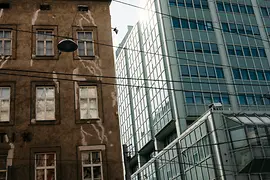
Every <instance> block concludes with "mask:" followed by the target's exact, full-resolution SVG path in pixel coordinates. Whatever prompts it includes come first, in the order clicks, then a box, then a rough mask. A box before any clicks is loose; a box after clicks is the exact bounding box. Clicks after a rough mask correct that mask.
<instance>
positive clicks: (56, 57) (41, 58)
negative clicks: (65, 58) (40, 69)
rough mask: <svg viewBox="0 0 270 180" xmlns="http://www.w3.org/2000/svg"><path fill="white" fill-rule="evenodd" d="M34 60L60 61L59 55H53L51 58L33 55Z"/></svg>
mask: <svg viewBox="0 0 270 180" xmlns="http://www.w3.org/2000/svg"><path fill="white" fill-rule="evenodd" d="M32 59H33V60H58V59H59V58H58V56H57V55H51V56H40V55H33V56H32Z"/></svg>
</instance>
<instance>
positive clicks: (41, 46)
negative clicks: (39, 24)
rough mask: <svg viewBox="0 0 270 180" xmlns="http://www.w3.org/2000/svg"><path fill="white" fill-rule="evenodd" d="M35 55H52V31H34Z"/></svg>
mask: <svg viewBox="0 0 270 180" xmlns="http://www.w3.org/2000/svg"><path fill="white" fill-rule="evenodd" d="M36 33H37V34H36V55H38V56H53V55H54V47H53V46H54V44H53V41H54V36H53V31H37V32H36Z"/></svg>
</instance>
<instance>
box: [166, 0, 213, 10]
mask: <svg viewBox="0 0 270 180" xmlns="http://www.w3.org/2000/svg"><path fill="white" fill-rule="evenodd" d="M169 5H170V6H178V7H188V8H200V9H209V7H208V2H207V0H169Z"/></svg>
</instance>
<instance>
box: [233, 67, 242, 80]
mask: <svg viewBox="0 0 270 180" xmlns="http://www.w3.org/2000/svg"><path fill="white" fill-rule="evenodd" d="M233 76H234V79H241V76H240V71H239V69H233Z"/></svg>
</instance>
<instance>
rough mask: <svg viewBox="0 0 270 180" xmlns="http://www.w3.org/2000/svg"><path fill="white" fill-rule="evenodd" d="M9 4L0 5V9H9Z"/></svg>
mask: <svg viewBox="0 0 270 180" xmlns="http://www.w3.org/2000/svg"><path fill="white" fill-rule="evenodd" d="M9 8H10V4H9V3H0V9H9Z"/></svg>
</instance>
